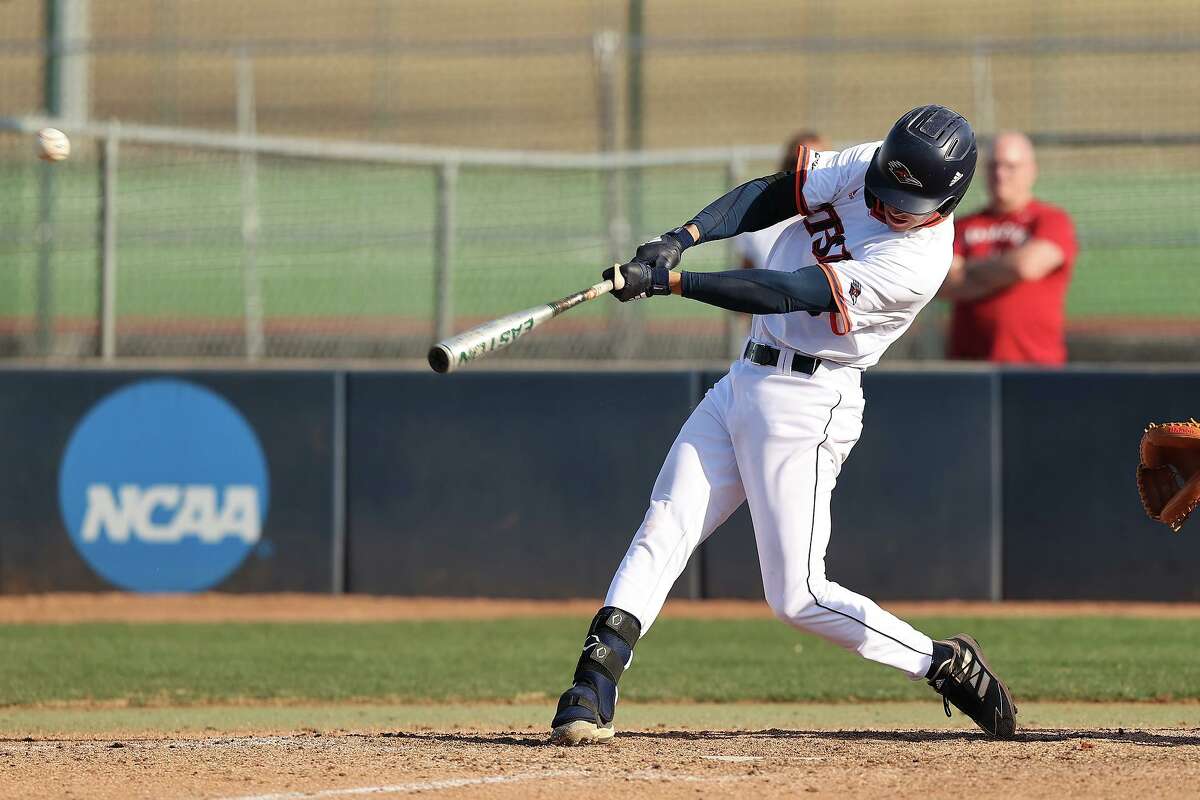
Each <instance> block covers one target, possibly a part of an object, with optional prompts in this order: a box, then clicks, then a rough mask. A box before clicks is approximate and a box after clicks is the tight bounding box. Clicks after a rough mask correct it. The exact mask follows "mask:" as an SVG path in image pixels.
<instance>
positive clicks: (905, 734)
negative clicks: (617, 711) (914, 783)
mask: <svg viewBox="0 0 1200 800" xmlns="http://www.w3.org/2000/svg"><path fill="white" fill-rule="evenodd" d="M382 735H383V736H387V737H394V738H400V739H411V740H417V741H434V742H458V743H462V744H477V745H487V744H492V745H509V746H512V747H547V746H549V743H548V742H547V741H546V737H545V735H542V734H538V735H532V736H531V735H526V734H482V733H480V734H472V733H437V732H433V731H418V732H411V733H410V732H396V733H385V734H382ZM618 737H619V739H625V740H640V741H647V740H648V741H655V740H662V741H712V742H719V741H729V740H737V739H742V740H749V739H796V740H822V741H843V742H912V743H914V744H919V743H929V742H953V741H964V742H965V741H983V742H986V741H991V739H990V738H989V737H988V736H986V735H985V734H983V733H982V732H978V731H960V730H952V731H871V730H861V731H803V730H783V729H780V728H770V729H767V730H761V731H625V732H622V733H620V734H618ZM1079 740H1086V741H1101V742H1118V743H1123V744H1131V745H1140V746H1147V747H1179V746H1192V747H1196V746H1200V731H1197V730H1181V731H1179V732H1149V731H1140V730H1124V729H1120V728H1116V729H1111V730H1058V729H1052V728H1045V729H1042V728H1033V729H1029V730H1023V731H1018V732H1017V737H1016V738H1015V739H1013V740H1012V741H1011V742H1008V743H1007V744H1015V745H1020V744H1042V743H1045V742H1069V741H1079Z"/></svg>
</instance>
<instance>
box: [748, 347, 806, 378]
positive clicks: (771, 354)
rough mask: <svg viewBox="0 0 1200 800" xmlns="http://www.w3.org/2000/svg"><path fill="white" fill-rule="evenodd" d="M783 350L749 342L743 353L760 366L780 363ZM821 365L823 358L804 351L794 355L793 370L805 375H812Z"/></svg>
mask: <svg viewBox="0 0 1200 800" xmlns="http://www.w3.org/2000/svg"><path fill="white" fill-rule="evenodd" d="M781 352H782V351H780V350H778V349H776V348H774V347H771V346H770V345H767V344H759V343H758V342H747V343H746V352H745V353H743V354H742V355H743V356H744V357H745V359H746V360H747V361H751V362H753V363H755V364H758V365H759V366H762V367H773V366H775V365H776V364H778V363H779V355H780V353H781ZM819 366H821V359H819V358H814V357H812V356H806V355H804V354H803V353H796V354H795V355H793V356H792V372H802V373H804V374H805V375H812V374H813V373H814V372H816V371H817V367H819Z"/></svg>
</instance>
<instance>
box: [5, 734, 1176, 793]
mask: <svg viewBox="0 0 1200 800" xmlns="http://www.w3.org/2000/svg"><path fill="white" fill-rule="evenodd" d="M0 769H3V772H4V777H3V783H4V784H5V785H6V787H7V788H6V791H5V794H6V796H9V797H26V798H50V797H88V798H135V797H136V798H143V797H144V798H173V797H187V798H238V799H239V800H251V798H253V800H268V798H270V799H271V800H284V799H285V798H286V799H287V800H299V799H300V798H341V797H347V798H350V797H360V796H372V797H392V796H395V797H401V796H406V795H414V794H420V795H422V796H431V795H432V796H437V797H484V798H543V797H545V798H549V797H563V796H567V797H605V796H609V797H632V796H638V797H654V798H683V797H687V798H694V797H754V798H777V797H778V798H783V797H795V796H797V795H801V796H805V797H809V796H811V797H839V798H876V797H878V798H896V797H915V798H937V797H955V798H962V797H970V798H983V797H1004V798H1014V797H1055V798H1071V797H1079V798H1084V797H1087V798H1094V797H1114V796H1116V797H1142V798H1151V797H1164V796H1187V795H1188V794H1189V793H1190V792H1192V791H1194V790H1195V788H1196V786H1198V785H1200V731H1194V730H1193V731H1179V730H1147V731H1121V730H1089V731H1078V730H1035V731H1028V732H1026V733H1024V734H1023V735H1022V736H1021V737H1020V738H1019V739H1018V740H1016V741H1012V742H995V741H990V740H988V739H985V738H984V737H983V736H982V735H980V734H976V733H973V732H967V731H960V730H954V731H937V732H934V731H920V730H907V731H905V730H897V731H803V730H761V731H679V730H652V731H626V732H623V733H620V734H619V735H618V737H617V739H616V740H615V741H614V742H612V743H610V744H607V745H594V746H590V747H581V748H569V749H568V748H559V747H552V746H549V745H547V744H546V740H545V736H544V734H543V732H542V731H540V730H537V731H519V732H512V731H479V730H458V731H400V732H392V733H382V734H372V735H356V734H334V735H323V734H294V735H285V736H239V737H217V738H184V739H173V738H160V737H145V738H125V739H95V740H67V741H11V740H9V741H4V742H2V743H0Z"/></svg>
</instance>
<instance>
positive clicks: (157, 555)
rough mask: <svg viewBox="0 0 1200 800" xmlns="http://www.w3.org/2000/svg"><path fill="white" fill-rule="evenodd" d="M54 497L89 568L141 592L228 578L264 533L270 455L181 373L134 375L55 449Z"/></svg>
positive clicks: (203, 585) (230, 412) (237, 417)
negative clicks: (59, 456)
mask: <svg viewBox="0 0 1200 800" xmlns="http://www.w3.org/2000/svg"><path fill="white" fill-rule="evenodd" d="M58 500H59V508H60V510H61V512H62V516H63V521H64V522H65V523H66V527H67V532H68V533H69V534H70V537H71V542H72V543H73V544H74V545H75V548H76V549H77V550H78V551H79V554H80V555H81V556H83V558H84V560H85V561H87V563H88V564H89V565H90V566H91V567H92V569H94V570H95V571H96V572H97V573H99V574H100V575H102V576H103V577H104V578H106V579H107V580H109V581H110V582H112V583H114V584H116V585H117V586H120V587H121V588H123V589H129V590H131V591H137V592H194V591H201V590H204V589H208V588H210V587H212V586H215V585H216V584H218V583H220V582H221V581H222V580H224V579H225V578H226V577H227V576H228V575H229V574H230V573H232V572H233V571H234V570H235V569H237V567H238V566H239V565H240V564H241V563H242V561H243V560H245V558H246V556H247V554H249V552H250V551H251V550H252V549H253V548H254V547H255V546H256V545H257V544H258V542H259V539H260V538H261V537H262V526H263V521H264V520H265V519H266V516H267V506H268V500H269V485H268V476H267V463H266V459H265V458H264V457H263V452H262V447H261V446H260V445H259V442H258V437H256V436H255V435H254V430H253V429H252V428H251V427H250V425H249V424H248V423H247V422H246V420H245V419H244V418H243V417H242V415H241V414H240V413H239V412H238V411H237V409H235V408H234V407H233V406H232V405H230V404H229V403H228V402H227V401H226V400H225V399H224V398H222V397H220V396H219V395H217V394H216V393H215V392H212V391H210V390H209V389H206V388H204V387H202V386H198V385H196V384H194V383H189V382H187V381H181V380H173V379H162V380H149V381H141V382H139V383H135V384H133V385H130V386H126V387H124V388H122V389H119V390H117V391H116V392H113V393H112V394H110V395H108V396H107V397H105V398H104V399H103V400H101V401H100V402H99V403H97V404H96V405H95V406H93V407H92V409H91V410H90V411H89V412H88V413H87V414H86V415H85V416H84V417H83V419H82V420H81V421H80V422H79V425H78V426H77V427H76V428H75V431H74V432H73V433H72V434H71V439H70V441H69V442H68V444H67V449H66V452H65V453H64V454H63V460H62V465H61V467H60V469H59V475H58Z"/></svg>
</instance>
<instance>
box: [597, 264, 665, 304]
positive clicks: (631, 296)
mask: <svg viewBox="0 0 1200 800" xmlns="http://www.w3.org/2000/svg"><path fill="white" fill-rule="evenodd" d="M600 277H601V278H603V279H604V280H606V281H612V282H613V291H612V295H613V297H615V298H617V299H618V300H620V301H621V302H622V303H628V302H629V301H630V300H640V299H641V298H643V297H653V296H654V295H656V294H670V293H671V282H670V281H671V270H669V269H666V268H665V267H648V266H646V265H645V264H639V263H638V262H636V261H630V262H629V263H628V264H621V265H620V266H619V267H609V268H608V269H606V270H604V272H603V273H602V274H601V276H600Z"/></svg>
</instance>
